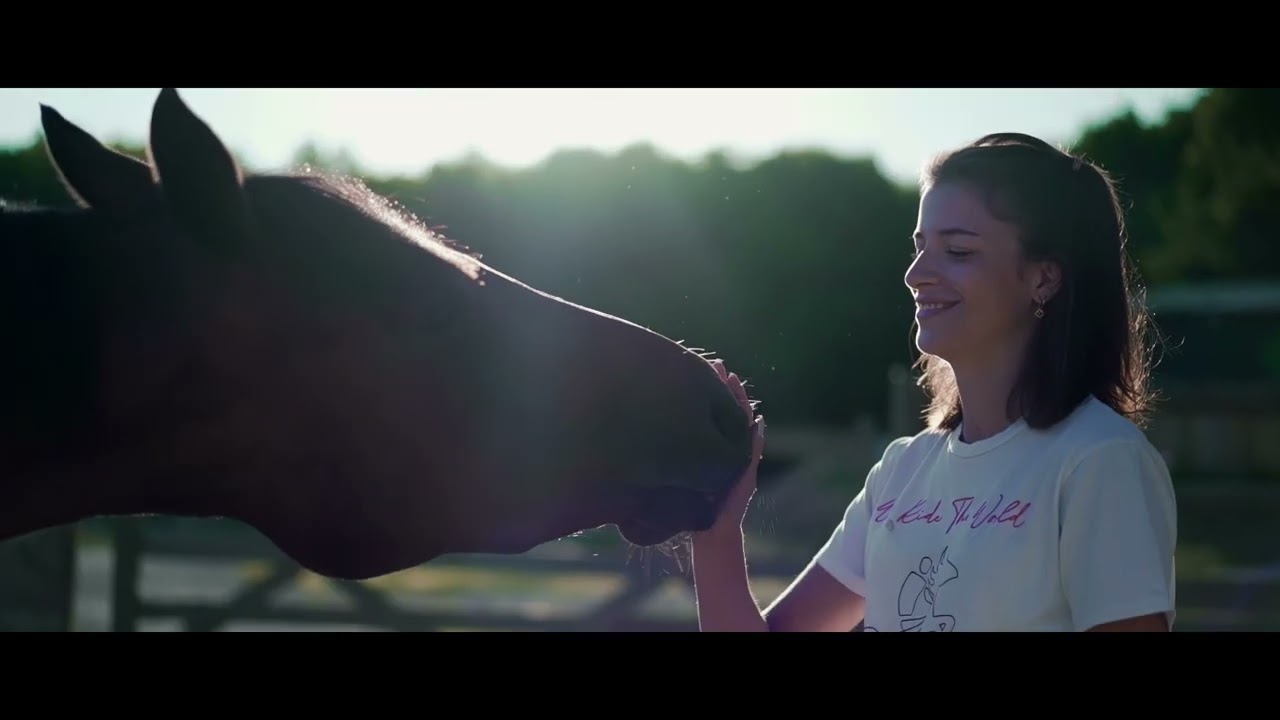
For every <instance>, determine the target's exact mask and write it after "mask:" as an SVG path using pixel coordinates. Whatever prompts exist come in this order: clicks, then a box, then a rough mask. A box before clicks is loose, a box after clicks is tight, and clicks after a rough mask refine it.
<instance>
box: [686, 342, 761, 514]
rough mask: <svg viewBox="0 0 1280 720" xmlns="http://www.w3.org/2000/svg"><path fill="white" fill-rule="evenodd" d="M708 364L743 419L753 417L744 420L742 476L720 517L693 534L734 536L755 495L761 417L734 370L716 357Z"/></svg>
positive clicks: (759, 451)
mask: <svg viewBox="0 0 1280 720" xmlns="http://www.w3.org/2000/svg"><path fill="white" fill-rule="evenodd" d="M712 365H714V366H715V369H716V372H717V373H719V374H720V378H721V379H722V380H724V382H725V384H726V385H728V386H729V389H730V390H732V391H733V395H734V397H736V398H737V399H738V404H739V405H741V407H742V411H743V414H744V415H745V416H746V417H747V418H751V417H753V416H754V419H753V420H749V421H748V422H749V423H750V424H751V426H752V429H753V430H754V432H753V433H752V438H751V464H750V465H748V466H747V469H746V471H745V472H743V474H742V477H741V478H740V479H739V480H738V484H737V485H736V486H734V489H733V492H732V493H730V495H729V499H728V501H727V502H726V503H725V506H724V509H723V510H721V512H720V517H719V518H718V519H717V520H716V524H715V525H713V526H711V528H709V529H707V530H705V531H703V532H701V533H697V534H698V535H701V536H705V537H713V536H714V537H720V536H738V535H740V534H741V532H742V519H743V517H744V516H745V515H746V513H747V506H748V505H750V504H751V498H752V497H754V496H755V492H756V470H757V468H758V467H759V465H760V458H761V457H763V456H764V427H765V426H764V416H763V415H754V413H755V410H754V408H752V407H751V401H750V400H749V399H748V398H747V391H746V390H745V389H744V388H743V387H742V380H741V379H740V378H739V377H738V374H737V373H731V372H728V371H726V370H725V367H724V362H722V361H720V360H715V361H713V362H712Z"/></svg>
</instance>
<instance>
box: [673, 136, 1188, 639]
mask: <svg viewBox="0 0 1280 720" xmlns="http://www.w3.org/2000/svg"><path fill="white" fill-rule="evenodd" d="M922 191H923V194H922V196H921V200H920V207H919V218H918V222H917V226H916V230H915V233H914V240H915V252H914V257H913V260H912V262H911V265H910V267H909V269H908V270H907V274H906V277H905V282H906V285H907V287H908V288H909V289H910V291H911V294H912V296H913V297H914V298H915V302H916V314H915V321H916V325H917V334H916V344H917V347H918V348H919V349H920V351H921V353H922V356H921V361H920V364H921V365H922V367H923V369H924V373H923V376H922V378H921V383H922V385H923V386H924V387H925V388H926V390H927V391H928V392H929V394H930V396H931V398H932V402H931V405H930V407H929V412H928V416H927V417H928V426H927V428H926V429H925V430H923V431H922V432H920V433H919V434H917V435H915V436H912V437H903V438H898V439H897V440H895V441H894V442H892V443H891V444H890V445H889V447H888V448H887V449H886V450H885V452H884V454H883V456H882V457H881V459H880V460H879V462H877V463H876V464H875V465H874V466H873V467H872V468H871V470H870V472H869V473H868V474H867V476H866V482H865V484H864V487H863V488H862V490H861V491H860V492H859V493H858V494H857V496H856V497H854V498H853V500H852V502H851V503H850V504H849V505H848V508H847V509H846V511H845V514H844V518H843V520H842V521H841V522H840V523H839V524H838V525H837V526H836V528H835V529H834V531H833V532H832V534H831V536H830V538H829V539H828V540H827V542H826V544H825V545H823V546H822V548H821V549H820V550H819V551H818V552H817V554H816V555H815V556H814V558H813V559H812V561H811V562H810V563H809V565H808V566H807V567H806V568H805V570H804V571H803V572H802V573H801V574H800V575H799V577H798V578H796V580H795V581H794V582H793V583H792V584H791V585H790V586H789V587H788V588H787V589H786V590H785V591H784V592H783V593H782V595H781V596H780V597H779V598H778V599H777V600H776V601H775V602H774V603H773V604H772V605H770V606H769V607H768V608H767V609H766V610H765V611H764V612H763V613H761V612H760V611H759V609H758V608H757V605H756V602H755V600H754V598H753V596H752V593H751V589H750V586H749V583H748V580H747V571H746V564H745V557H744V552H743V537H742V531H741V523H742V516H743V513H744V512H745V509H746V506H747V503H748V502H749V500H750V498H751V496H752V494H753V493H754V490H755V467H754V465H753V466H752V467H751V468H750V469H749V470H748V471H747V474H746V476H745V477H744V478H743V482H742V484H741V485H740V486H739V488H738V489H737V491H736V492H735V494H734V497H733V498H732V499H731V501H730V503H729V505H728V506H727V507H726V508H725V511H724V514H723V515H722V517H721V518H720V520H719V521H718V523H717V524H716V525H715V526H714V527H713V528H711V529H710V530H708V531H706V532H703V533H700V534H698V535H697V536H696V537H695V538H694V541H693V552H694V579H695V582H696V590H697V602H698V615H699V621H700V624H701V627H702V629H703V630H704V631H716V630H730V631H732V630H773V631H780V630H791V631H806V630H827V631H848V630H851V629H853V628H854V627H855V626H856V625H857V624H858V623H859V622H864V623H865V630H866V631H869V632H870V631H874V632H904V631H947V632H949V631H953V630H958V631H993V630H1004V631H1084V630H1126V631H1132V630H1154V631H1164V630H1169V629H1171V627H1172V623H1173V617H1174V564H1173V561H1174V545H1175V538H1176V528H1177V523H1176V505H1175V499H1174V492H1173V487H1172V483H1171V481H1170V478H1169V473H1168V470H1167V468H1166V467H1165V464H1164V461H1163V459H1162V457H1161V456H1160V454H1159V453H1158V452H1157V451H1156V450H1155V448H1153V447H1152V446H1151V444H1150V443H1149V442H1148V441H1147V439H1146V438H1145V436H1144V434H1143V432H1142V431H1141V430H1140V425H1141V423H1142V422H1143V417H1144V414H1145V412H1146V410H1147V409H1148V404H1149V395H1148V389H1147V373H1148V364H1147V355H1146V347H1145V345H1144V339H1143V336H1142V333H1141V331H1142V330H1143V329H1144V318H1145V314H1144V312H1143V310H1142V303H1141V302H1140V301H1139V300H1137V299H1136V298H1135V297H1134V296H1133V295H1132V293H1133V291H1132V290H1131V288H1130V278H1129V266H1128V264H1127V262H1126V259H1125V254H1124V238H1125V230H1124V221H1123V214H1122V211H1121V209H1120V204H1119V201H1118V199H1117V195H1116V190H1115V187H1114V186H1113V184H1112V182H1111V181H1110V179H1109V178H1108V176H1107V175H1106V173H1105V172H1104V171H1103V170H1102V169H1100V168H1098V167H1096V166H1095V165H1093V164H1091V163H1089V162H1086V161H1084V160H1083V159H1081V158H1079V157H1075V156H1073V155H1071V154H1068V153H1064V152H1062V151H1059V150H1058V149H1056V148H1054V147H1052V146H1051V145H1049V144H1047V143H1045V142H1043V141H1041V140H1038V139H1036V138H1033V137H1029V136H1027V135H1021V134H1016V133H1000V134H994V135H989V136H987V137H984V138H982V139H980V140H978V141H976V142H975V143H973V144H971V145H969V146H967V147H964V148H961V149H959V150H957V151H955V152H952V153H949V154H946V155H944V156H942V157H940V158H938V159H937V160H936V161H935V162H934V163H933V164H932V165H931V166H930V167H929V168H928V171H927V172H926V173H925V176H924V179H923V182H922ZM721 372H722V374H723V372H724V371H723V370H721ZM726 379H727V381H728V382H729V383H730V384H731V386H733V387H734V388H735V391H736V392H738V393H739V396H740V398H741V399H742V400H743V401H744V402H745V399H746V398H745V394H743V393H742V391H741V387H740V384H739V383H738V381H737V378H736V376H733V375H726ZM756 422H757V426H758V427H759V428H760V430H759V431H758V432H757V445H758V447H757V450H758V449H759V446H761V445H762V444H763V418H757V419H756ZM758 455H759V453H758V452H757V457H758Z"/></svg>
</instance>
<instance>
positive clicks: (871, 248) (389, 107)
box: [0, 88, 1280, 631]
mask: <svg viewBox="0 0 1280 720" xmlns="http://www.w3.org/2000/svg"><path fill="white" fill-rule="evenodd" d="M156 92H157V90H156V89H151V88H138V89H120V90H112V89H92V90H88V89H86V90H78V89H63V88H58V89H29V88H25V89H11V90H3V91H0V93H2V94H0V195H3V196H4V197H6V198H7V199H10V200H17V201H37V202H41V203H50V204H65V203H66V202H67V198H66V195H65V193H64V191H63V190H62V188H61V187H60V185H59V184H58V181H57V179H56V177H55V176H54V174H53V172H52V170H51V167H50V165H49V163H48V161H47V159H46V156H45V152H44V149H43V146H42V144H41V138H40V135H39V132H38V129H39V107H38V103H41V102H43V103H46V104H50V105H53V106H54V107H56V108H57V109H59V110H60V111H61V112H62V113H63V114H64V115H66V116H67V117H68V118H69V119H70V120H72V121H73V122H76V123H78V124H80V125H81V126H82V127H84V128H85V129H87V130H89V131H90V132H92V133H94V134H95V135H97V136H98V137H99V138H100V139H104V140H108V141H111V142H113V143H114V144H116V146H117V147H119V148H121V149H123V150H125V151H127V152H130V153H134V154H137V155H142V154H143V150H142V143H143V142H144V139H145V136H144V133H145V129H146V127H147V124H148V119H149V114H150V109H151V104H152V102H153V101H154V98H155V94H156ZM182 93H183V97H184V99H185V100H186V101H187V102H188V103H189V104H190V105H191V106H192V108H193V109H194V110H195V111H196V112H197V113H198V114H200V115H201V116H202V117H204V118H205V119H206V120H207V121H208V122H209V123H210V124H211V125H212V126H213V127H214V128H215V129H216V130H217V132H218V133H219V134H220V135H221V136H222V138H223V139H224V141H226V142H227V143H228V145H229V146H230V147H231V148H232V149H233V151H234V152H235V153H236V154H237V155H238V157H239V159H240V160H241V161H242V162H243V163H244V164H245V165H246V166H248V167H249V168H252V169H262V170H267V169H278V168H281V167H284V166H288V165H292V164H297V163H302V162H309V163H312V164H314V165H318V166H323V167H326V168H329V169H334V170H340V171H344V172H350V173H355V174H358V175H360V176H362V177H364V178H365V179H366V180H367V181H368V183H369V184H370V185H371V186H372V187H373V188H374V189H375V190H378V191H380V192H382V193H385V194H387V195H390V196H392V197H394V198H396V199H397V200H399V201H400V202H402V203H404V204H405V205H406V206H407V207H409V208H410V209H412V210H414V211H416V212H417V213H418V214H419V215H420V216H421V217H423V218H424V219H426V220H427V221H428V223H429V224H431V225H436V226H444V232H445V234H447V235H449V236H450V237H452V238H454V239H457V240H459V241H461V242H462V243H463V244H465V245H468V246H470V247H471V248H472V249H474V250H476V251H479V252H480V253H482V254H483V259H484V260H485V262H487V263H489V264H490V265H492V266H494V267H496V268H498V269H500V270H502V271H504V272H507V273H509V274H512V275H514V276H516V277H518V278H520V279H522V280H524V281H526V282H528V283H530V284H532V285H534V286H535V287H538V288H540V289H543V290H546V291H548V292H550V293H552V294H555V295H559V296H562V297H565V298H567V299H569V300H572V301H575V302H578V303H582V304H586V305H589V306H592V307H595V308H598V309H600V310H603V311H606V312H609V313H613V314H617V315H621V316H623V317H626V318H628V319H630V320H633V321H635V322H638V323H640V324H642V325H646V326H648V327H651V328H653V329H655V330H657V331H659V332H661V333H663V334H666V335H668V336H671V337H674V338H677V339H685V340H687V341H688V342H689V344H691V345H694V346H697V347H703V348H708V349H711V350H714V351H715V352H717V353H718V354H719V355H720V356H721V357H724V358H726V360H727V362H728V363H729V365H730V367H731V368H733V369H735V370H737V371H738V372H739V373H741V374H742V375H744V376H745V377H746V378H748V379H749V381H750V384H751V386H752V392H753V394H754V395H755V397H757V398H760V399H761V400H762V401H763V405H762V407H761V411H762V412H764V413H765V414H766V415H767V416H768V417H769V420H770V429H769V448H768V453H767V454H768V457H767V460H766V464H765V466H764V467H763V468H762V477H761V492H760V494H759V495H758V499H757V501H756V503H755V505H754V506H753V507H752V509H751V510H750V512H749V514H748V517H747V527H748V531H749V536H748V553H749V556H750V558H751V561H752V562H751V571H752V581H753V586H754V589H755V591H756V594H757V596H758V598H759V600H760V602H761V603H762V604H763V603H767V602H768V601H770V600H771V599H772V598H773V597H774V596H775V595H776V594H777V593H778V592H779V591H780V590H781V589H782V588H783V587H784V586H785V585H786V583H788V582H789V581H790V579H791V577H792V576H793V575H794V573H795V572H796V571H798V570H799V569H800V568H801V567H803V565H804V564H805V563H806V562H807V561H808V560H809V558H810V556H811V555H812V553H813V552H814V551H815V550H816V549H817V548H818V546H820V545H821V544H822V542H823V541H825V539H826V537H827V535H828V534H829V533H830V531H831V529H832V527H833V526H834V524H835V523H836V522H838V521H839V518H840V516H841V514H842V513H843V511H844V508H845V505H846V504H847V503H848V501H849V500H850V499H851V498H852V497H853V495H854V494H855V493H856V492H857V491H858V490H859V489H860V488H861V485H862V482H863V478H864V475H865V473H866V471H867V469H868V468H869V467H870V465H871V463H873V462H874V461H875V460H876V459H877V458H878V456H879V454H880V452H881V450H882V449H883V448H884V446H885V444H886V443H887V442H888V441H889V440H891V439H892V438H894V437H896V436H899V435H905V434H911V433H914V432H916V431H917V430H918V429H919V428H920V427H921V425H920V417H919V414H920V409H921V402H922V397H921V395H920V394H919V392H918V390H917V389H916V388H915V386H914V384H913V383H912V379H911V376H910V374H909V372H908V367H909V365H910V364H911V362H912V360H913V358H914V355H913V354H912V350H913V348H912V344H911V336H910V328H911V316H912V309H911V304H910V302H909V299H910V298H909V295H908V293H907V291H906V289H905V287H904V285H903V283H902V276H903V273H904V272H905V270H906V266H907V262H908V256H909V253H910V251H911V243H910V239H909V236H910V233H911V230H912V228H913V227H914V223H915V216H916V206H917V201H918V192H917V188H916V185H915V178H916V173H917V171H918V169H919V168H920V167H921V165H922V164H923V163H924V162H925V161H926V160H927V159H928V157H929V156H930V155H932V154H933V153H936V152H939V151H942V150H945V149H949V148H951V147H953V146H956V145H959V144H962V143H965V142H968V141H970V140H973V139H975V138H977V137H979V136H981V135H983V134H985V133H988V132H994V131H1003V130H1016V131H1021V132H1027V133H1031V134H1034V135H1038V136H1040V137H1043V138H1044V139H1046V140H1049V141H1051V142H1055V143H1058V144H1061V145H1063V146H1067V147H1071V148H1074V149H1075V150H1077V151H1082V152H1084V153H1085V154H1086V155H1088V156H1089V157H1090V158H1092V159H1094V160H1096V161H1098V162H1100V163H1101V164H1102V165H1103V166H1104V167H1106V168H1107V169H1108V170H1110V171H1111V172H1112V173H1113V174H1114V175H1115V176H1117V177H1118V178H1119V179H1120V181H1121V183H1122V190H1123V191H1124V193H1125V199H1126V201H1127V202H1128V203H1129V207H1130V216H1129V227H1130V233H1131V238H1132V244H1131V252H1132V253H1133V254H1134V256H1135V257H1136V259H1137V260H1138V267H1139V270H1140V271H1141V273H1142V274H1143V277H1144V279H1145V280H1146V282H1147V283H1148V285H1149V287H1150V293H1151V294H1150V300H1151V304H1152V306H1153V309H1154V311H1155V319H1156V322H1157V323H1158V324H1159V326H1160V328H1161V330H1162V331H1163V333H1164V334H1165V335H1166V336H1167V340H1168V343H1167V345H1166V347H1165V348H1164V352H1163V355H1162V356H1161V362H1160V365H1159V366H1158V367H1157V375H1156V379H1157V383H1158V384H1159V386H1160V387H1161V389H1162V390H1163V392H1164V395H1165V396H1166V398H1167V399H1166V401H1165V402H1164V403H1163V404H1162V405H1161V406H1160V407H1159V411H1158V413H1157V415H1156V419H1155V422H1154V425H1153V427H1152V428H1151V430H1150V433H1151V437H1152V439H1153V440H1154V441H1155V442H1156V444H1157V445H1158V447H1159V448H1160V449H1161V450H1162V452H1164V454H1165V457H1166V458H1167V460H1168V462H1169V464H1170V467H1171V469H1172V471H1173V475H1174V479H1175V483H1176V485H1177V490H1178V499H1179V511H1180V516H1179V539H1180V546H1179V549H1178V580H1179V586H1178V613H1179V614H1178V623H1177V626H1176V628H1175V629H1176V630H1179V631H1194V630H1233V631H1242V630H1244V631H1247V630H1276V629H1280V529H1278V528H1277V522H1276V519H1277V518H1280V402H1277V401H1280V242H1277V240H1280V237H1278V236H1277V235H1276V232H1277V227H1280V90H1275V89H1240V88H1174V89H1119V88H1106V89H1096V90H1070V89H1053V90H1016V89H1007V90H963V89H945V90H922V89H904V90H891V89H869V90H858V89H844V90H750V89H734V90H692V89H683V90H670V91H658V90H641V89H635V90H627V89H620V90H578V89H560V90H531V89H522V90H513V91H498V90H471V91H467V90H373V89H359V90H322V89H308V90H266V89H246V90H224V89H201V88H192V89H183V90H182ZM685 560H686V558H685V557H683V556H682V555H681V554H680V553H678V552H677V553H658V552H641V551H636V550H632V549H628V548H627V547H625V545H624V544H623V543H622V542H621V540H620V539H619V538H618V537H617V535H616V532H615V531H614V530H613V529H611V528H609V529H601V530H596V531H592V532H588V533H583V534H581V535H579V536H576V537H572V538H565V539H563V540H560V541H557V542H554V543H549V544H547V545H546V546H543V547H540V548H537V549H536V550H534V551H531V552H530V553H528V554H526V555H523V556H516V557H488V556H460V557H448V558H444V559H442V560H440V561H438V562H435V563H432V564H430V565H427V566H423V567H421V568H415V569H412V570H408V571H405V572H401V573H397V574H395V575H391V576H387V577H383V578H379V579H376V580H372V581H368V582H364V583H341V582H331V581H326V580H324V579H321V578H318V577H316V576H314V575H310V574H308V573H305V572H300V571H299V570H298V569H297V568H296V567H295V566H294V565H292V564H291V563H289V562H288V561H285V560H282V558H281V557H280V556H279V554H278V553H276V552H275V551H274V550H272V549H271V547H270V546H268V545H266V544H265V543H263V542H262V541H261V540H260V538H258V536H257V535H256V534H255V533H253V532H252V531H249V530H247V529H246V528H244V527H243V526H240V525H238V524H235V523H231V522H229V521H228V522H218V521H195V520H178V519H171V518H139V519H135V518H130V519H100V520H94V521H90V522H86V523H82V524H81V525H80V526H77V527H73V528H62V529H57V530H52V531H47V532H43V533H38V534H35V535H31V536H28V537H25V538H21V539H19V540H17V541H14V542H11V543H7V544H5V545H0V628H3V629H7V630H58V631H60V630H75V631H103V630H130V631H132V630H158V631H165V630H177V631H198V630H313V629H324V630H460V631H468V630H647V631H658V630H689V629H696V620H695V615H694V606H693V602H692V593H691V588H690V584H689V571H688V565H687V562H685Z"/></svg>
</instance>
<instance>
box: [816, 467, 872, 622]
mask: <svg viewBox="0 0 1280 720" xmlns="http://www.w3.org/2000/svg"><path fill="white" fill-rule="evenodd" d="M892 449H893V446H890V448H889V450H886V454H885V456H882V457H881V459H880V461H879V462H877V463H876V464H875V465H873V466H871V470H870V471H868V472H867V478H866V481H865V482H864V483H863V484H862V489H861V490H859V491H858V494H857V495H855V496H854V498H853V500H852V501H850V503H849V505H848V506H847V507H846V508H845V511H844V517H843V518H841V519H840V523H839V524H837V525H836V527H835V529H834V530H832V531H831V535H830V537H828V538H827V541H826V543H824V544H823V546H822V547H821V548H819V549H818V552H817V553H815V554H814V556H813V559H812V560H811V561H810V562H809V565H810V567H813V566H817V567H821V568H822V569H823V570H826V571H827V572H828V573H830V574H831V576H832V577H834V578H835V579H836V580H838V581H840V583H841V584H842V585H844V586H845V587H847V588H849V589H850V590H852V591H853V592H856V593H858V594H859V595H862V596H864V597H865V596H866V594H867V593H866V590H867V587H866V583H867V578H866V549H867V528H868V526H869V525H870V524H871V505H872V499H871V498H872V493H873V488H874V486H875V484H876V482H875V480H876V476H877V475H878V474H879V473H880V469H881V468H882V467H883V466H884V464H885V457H886V456H887V455H888V453H889V451H891V450H892Z"/></svg>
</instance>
